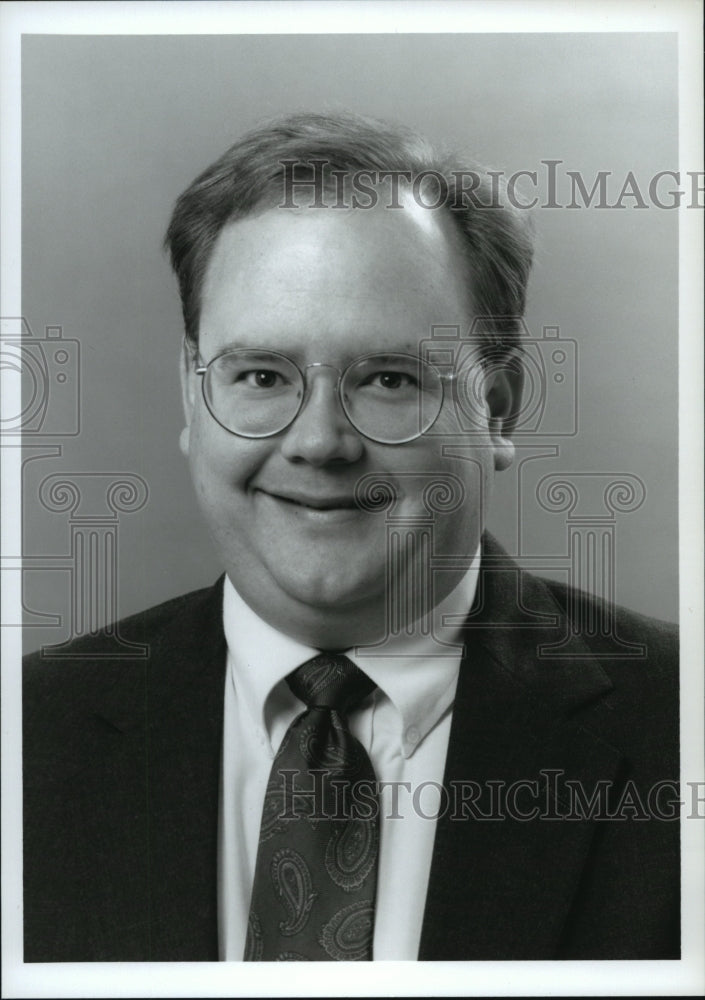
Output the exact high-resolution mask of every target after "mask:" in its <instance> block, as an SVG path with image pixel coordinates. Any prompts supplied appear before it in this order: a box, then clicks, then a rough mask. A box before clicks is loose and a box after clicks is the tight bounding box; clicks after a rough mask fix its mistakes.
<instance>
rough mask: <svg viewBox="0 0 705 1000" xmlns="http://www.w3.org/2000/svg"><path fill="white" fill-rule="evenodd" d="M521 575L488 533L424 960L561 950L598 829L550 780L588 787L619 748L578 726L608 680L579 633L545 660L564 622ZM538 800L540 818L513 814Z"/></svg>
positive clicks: (609, 769) (449, 763)
mask: <svg viewBox="0 0 705 1000" xmlns="http://www.w3.org/2000/svg"><path fill="white" fill-rule="evenodd" d="M519 580H520V570H519V569H518V567H517V566H516V565H515V564H514V563H512V561H511V560H509V559H508V557H507V556H506V555H505V554H504V553H503V552H502V550H501V549H500V548H499V547H498V546H497V544H496V543H495V542H494V541H493V540H492V539H491V538H490V537H486V539H485V543H484V546H483V562H482V568H481V584H480V587H479V590H478V597H477V600H476V603H475V606H474V608H473V612H472V613H471V615H470V616H469V618H468V620H467V623H466V629H465V635H466V644H465V656H464V658H463V662H462V664H461V669H460V675H459V680H458V688H457V693H456V700H455V705H454V710H453V722H452V726H451V735H450V740H449V747H448V755H447V760H446V770H445V778H444V784H445V787H446V788H447V789H448V792H449V800H448V801H449V808H448V810H447V811H446V812H445V815H443V816H442V817H439V820H438V823H437V829H436V839H435V845H434V856H433V862H432V867H431V874H430V880H429V888H428V894H427V900H426V910H425V917H424V926H423V932H422V938H421V945H420V951H419V957H420V958H421V959H458V958H462V959H502V958H511V959H522V958H526V959H529V958H532V959H539V958H551V957H553V956H554V955H555V952H556V948H557V946H558V944H559V941H560V937H561V933H562V930H563V927H564V924H565V920H566V917H567V914H568V911H569V908H570V905H571V901H572V899H573V896H574V893H575V891H576V887H577V885H578V881H579V878H580V874H581V871H582V869H583V866H584V864H585V861H586V858H587V855H588V851H589V847H590V841H591V838H592V836H593V827H594V824H593V823H590V822H587V821H577V820H576V821H570V820H562V819H558V818H554V819H551V818H550V817H551V816H552V815H553V816H554V817H555V816H557V812H556V807H557V802H556V788H560V786H562V785H563V782H564V780H565V779H571V780H574V781H578V782H581V783H582V785H583V787H584V788H585V789H586V790H587V791H588V793H590V791H591V790H592V789H594V787H595V784H596V782H597V781H599V780H605V779H607V780H609V779H612V778H613V777H614V776H615V773H616V770H617V767H618V763H619V759H620V757H619V753H618V752H617V751H616V750H615V749H614V748H613V747H611V746H609V745H608V744H606V743H604V742H602V741H600V740H599V739H598V738H597V737H596V736H594V735H592V733H590V732H589V731H588V730H587V729H586V728H584V726H583V723H584V719H583V717H582V715H581V712H580V710H581V708H583V707H584V706H586V705H589V704H591V703H593V702H595V700H596V699H599V698H600V697H601V696H602V695H603V694H604V693H605V692H606V691H607V690H609V689H610V687H611V684H610V681H609V679H608V678H607V676H606V675H605V674H604V672H603V671H602V669H601V668H600V666H599V664H598V663H597V662H596V661H595V660H591V659H590V654H589V651H588V650H587V648H586V647H585V646H584V645H582V644H580V645H576V644H571V659H570V660H566V661H560V660H556V659H550V660H546V659H541V658H540V657H539V655H538V654H537V648H538V646H539V645H541V644H543V643H555V642H556V641H557V639H559V638H561V637H562V635H563V634H564V632H565V620H564V617H563V615H562V612H561V610H560V609H559V607H558V605H557V604H556V602H555V601H554V600H553V597H552V595H551V593H550V591H549V590H548V588H547V587H546V586H545V584H543V583H542V582H541V581H540V580H537V579H536V578H533V577H530V576H528V575H524V574H522V585H521V586H519ZM555 772H558V773H557V774H556V773H555ZM521 782H524V783H526V782H531V784H517V783H521ZM534 782H536V783H537V784H533V783H534ZM473 783H474V784H473ZM560 794H561V792H560V791H558V795H559V796H560ZM537 808H538V810H539V814H540V815H538V816H536V817H535V818H533V819H525V820H522V819H518V818H512V816H514V817H516V814H517V812H518V811H522V812H524V813H526V814H528V815H532V810H533V812H536V810H537ZM541 816H543V817H544V818H541Z"/></svg>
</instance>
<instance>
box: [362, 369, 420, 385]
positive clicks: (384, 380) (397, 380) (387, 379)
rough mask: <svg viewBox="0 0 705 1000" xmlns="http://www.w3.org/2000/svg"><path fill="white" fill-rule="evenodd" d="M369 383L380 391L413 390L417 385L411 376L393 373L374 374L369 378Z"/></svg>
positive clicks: (403, 373)
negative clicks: (380, 389)
mask: <svg viewBox="0 0 705 1000" xmlns="http://www.w3.org/2000/svg"><path fill="white" fill-rule="evenodd" d="M369 383H370V385H375V386H380V387H381V388H382V389H413V388H416V386H417V384H418V383H417V381H416V379H415V378H414V377H413V376H412V375H409V374H407V373H406V372H395V371H387V372H376V373H375V374H374V375H372V376H371V377H370V379H369Z"/></svg>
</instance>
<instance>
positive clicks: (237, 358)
mask: <svg viewBox="0 0 705 1000" xmlns="http://www.w3.org/2000/svg"><path fill="white" fill-rule="evenodd" d="M303 394H304V383H303V379H302V376H301V372H300V371H299V369H298V368H297V367H296V365H295V364H294V362H293V361H290V360H289V358H286V357H284V355H282V354H276V353H274V352H273V351H250V350H242V351H229V352H227V353H225V354H221V355H220V356H219V357H217V358H214V359H213V361H211V363H210V364H209V365H208V368H207V369H206V373H205V375H204V380H203V395H204V398H205V401H206V405H207V406H208V409H209V410H210V412H211V415H212V416H213V417H215V419H216V420H217V421H218V423H219V424H221V426H223V427H225V428H226V430H229V431H232V432H233V433H235V434H242V435H243V436H244V437H253V438H256V437H268V436H269V435H271V434H276V433H277V432H278V431H280V430H283V429H284V428H285V427H287V426H288V425H289V424H290V423H291V421H292V420H293V419H294V417H295V416H296V414H297V413H298V411H299V408H300V406H301V401H302V399H303Z"/></svg>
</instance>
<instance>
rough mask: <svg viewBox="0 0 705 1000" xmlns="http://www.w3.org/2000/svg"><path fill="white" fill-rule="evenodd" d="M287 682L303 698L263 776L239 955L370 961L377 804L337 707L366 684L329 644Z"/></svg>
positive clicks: (358, 695) (342, 709) (363, 756)
mask: <svg viewBox="0 0 705 1000" xmlns="http://www.w3.org/2000/svg"><path fill="white" fill-rule="evenodd" d="M287 681H288V684H289V687H290V688H291V690H292V691H293V692H294V694H295V695H296V697H297V698H299V699H300V700H301V701H303V702H304V704H305V705H307V706H308V707H307V709H306V711H304V712H302V713H301V715H299V716H297V718H296V719H294V721H293V722H292V723H291V725H290V726H289V728H288V729H287V731H286V733H285V734H284V739H283V740H282V743H281V746H280V748H279V751H278V753H277V755H276V757H275V759H274V763H273V765H272V770H271V773H270V776H269V783H268V786H267V792H266V795H265V800H264V809H263V812H262V825H261V828H260V837H259V847H258V849H257V863H256V867H255V878H254V885H253V888H252V900H251V903H250V917H249V922H248V927H247V944H246V946H245V961H247V962H258V961H264V962H266V961H270V962H271V961H278V962H282V961H330V960H331V959H335V960H337V961H371V960H372V935H373V929H374V904H375V891H376V887H377V852H378V847H379V826H378V820H379V809H378V802H377V793H376V784H375V774H374V770H373V768H372V764H371V762H370V759H369V757H368V756H367V753H366V751H365V749H364V747H363V746H362V744H361V743H360V742H359V741H358V740H356V739H355V737H354V736H353V735H352V733H351V732H350V730H349V729H348V726H347V719H346V716H347V713H348V712H350V711H351V710H352V709H354V708H355V707H356V706H357V705H359V704H360V702H361V701H362V700H363V699H364V698H365V697H366V696H367V695H368V694H369V693H370V692H371V691H373V690H374V687H375V684H374V682H373V681H371V680H370V678H369V677H367V676H366V675H365V674H364V673H363V672H362V671H361V670H360V669H359V668H358V667H356V666H355V664H354V663H353V662H352V661H351V660H349V659H348V658H347V657H346V656H342V655H339V654H337V653H323V654H321V655H320V656H316V657H314V659H312V660H309V661H308V662H307V663H304V664H303V666H301V667H299V668H298V670H295V671H294V672H293V674H290V676H289V677H288V678H287Z"/></svg>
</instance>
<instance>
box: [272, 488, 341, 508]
mask: <svg viewBox="0 0 705 1000" xmlns="http://www.w3.org/2000/svg"><path fill="white" fill-rule="evenodd" d="M260 492H262V493H264V494H265V495H267V496H270V497H273V498H274V499H275V500H279V501H282V502H283V503H286V504H291V505H292V506H293V507H301V508H303V509H308V510H318V511H327V510H359V509H360V508H359V506H358V504H357V503H356V502H355V498H354V497H352V496H348V495H342V494H341V495H333V496H319V495H316V494H307V493H297V492H293V491H286V492H275V491H273V490H260Z"/></svg>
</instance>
